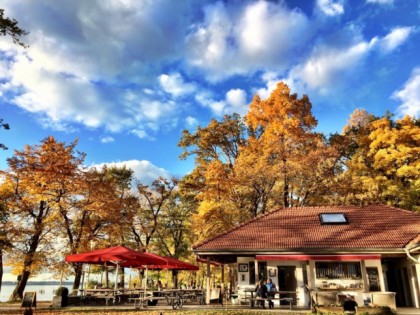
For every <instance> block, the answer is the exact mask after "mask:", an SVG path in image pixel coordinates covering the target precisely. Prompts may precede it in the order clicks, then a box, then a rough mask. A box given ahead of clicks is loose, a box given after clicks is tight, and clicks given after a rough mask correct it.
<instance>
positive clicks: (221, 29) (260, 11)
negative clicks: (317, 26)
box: [186, 1, 314, 81]
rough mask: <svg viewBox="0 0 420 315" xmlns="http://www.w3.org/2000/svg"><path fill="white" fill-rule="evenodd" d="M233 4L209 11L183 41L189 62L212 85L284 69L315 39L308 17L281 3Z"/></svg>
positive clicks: (219, 5) (222, 4)
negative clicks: (228, 78) (266, 71)
mask: <svg viewBox="0 0 420 315" xmlns="http://www.w3.org/2000/svg"><path fill="white" fill-rule="evenodd" d="M239 3H240V5H238V4H239ZM235 4H237V5H236V6H234V5H232V4H230V3H229V2H227V3H226V4H225V3H223V2H217V3H216V4H211V5H207V6H206V7H205V9H204V13H205V14H204V21H203V22H202V23H200V24H195V25H194V27H193V28H192V31H191V32H190V34H189V36H188V37H187V42H186V44H187V53H188V57H189V59H188V62H189V63H190V64H191V65H192V66H194V67H196V68H198V69H201V70H202V71H203V72H204V73H205V75H206V78H207V79H208V80H210V81H220V80H222V79H224V78H226V77H229V76H232V75H236V74H239V75H243V74H249V73H253V72H255V71H258V70H267V69H271V68H272V67H276V68H277V69H285V68H286V67H287V66H288V65H290V63H291V62H293V61H292V60H293V58H292V57H293V56H294V55H293V54H294V53H295V52H296V50H298V49H300V48H302V47H303V46H304V44H305V42H306V41H307V40H308V39H309V38H311V36H312V35H313V33H314V30H313V28H311V27H310V25H309V21H308V19H307V17H306V15H305V14H303V13H302V12H301V11H298V10H290V9H288V8H287V7H286V6H285V5H284V3H273V2H268V1H258V2H252V3H246V2H235Z"/></svg>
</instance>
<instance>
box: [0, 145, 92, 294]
mask: <svg viewBox="0 0 420 315" xmlns="http://www.w3.org/2000/svg"><path fill="white" fill-rule="evenodd" d="M76 144H77V141H74V142H72V143H71V144H69V145H66V144H65V143H62V142H58V141H56V140H55V139H54V138H53V137H48V138H46V139H44V140H43V141H42V142H41V144H40V145H35V146H29V145H27V146H26V147H25V148H24V150H22V151H15V154H14V156H13V157H12V158H9V159H8V160H7V163H8V166H9V169H8V170H7V171H2V172H1V175H2V176H4V181H3V182H2V184H1V186H2V189H8V190H10V191H11V192H12V194H11V195H10V196H9V197H8V198H7V199H6V200H5V206H6V208H7V211H8V213H9V215H10V222H13V225H14V226H13V229H11V231H14V232H13V235H12V237H11V240H12V243H13V246H14V247H13V251H9V253H8V254H9V257H10V261H11V262H12V264H13V267H14V270H15V272H16V271H17V272H18V274H19V277H18V278H19V281H18V283H17V285H16V287H15V289H14V291H13V293H12V296H11V299H22V296H23V292H24V290H25V286H26V284H27V281H28V279H29V278H30V276H31V275H32V274H34V273H36V272H37V271H39V270H40V269H41V268H42V267H45V262H47V261H48V257H49V255H53V252H54V246H56V245H58V244H56V242H51V239H50V238H49V237H50V236H51V235H52V233H53V232H54V231H55V230H56V229H59V228H60V225H58V224H57V218H58V213H59V212H58V209H59V205H60V204H61V203H62V202H63V201H64V199H65V198H64V197H65V196H66V195H67V194H69V193H70V191H69V190H70V189H71V188H70V187H71V184H70V185H69V183H71V182H72V181H73V180H74V178H75V174H77V172H78V170H79V167H80V166H81V165H82V163H83V159H84V155H83V154H80V153H77V152H75V147H76Z"/></svg>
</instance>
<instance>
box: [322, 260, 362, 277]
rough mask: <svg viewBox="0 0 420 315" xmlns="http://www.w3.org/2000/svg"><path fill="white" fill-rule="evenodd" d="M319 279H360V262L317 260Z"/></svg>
mask: <svg viewBox="0 0 420 315" xmlns="http://www.w3.org/2000/svg"><path fill="white" fill-rule="evenodd" d="M315 268H316V277H317V278H318V279H360V278H362V271H361V268H360V263H359V262H315Z"/></svg>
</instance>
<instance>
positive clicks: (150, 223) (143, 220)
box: [130, 177, 178, 249]
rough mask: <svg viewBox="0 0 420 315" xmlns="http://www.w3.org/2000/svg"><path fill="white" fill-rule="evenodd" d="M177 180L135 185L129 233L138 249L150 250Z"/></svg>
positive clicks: (160, 178)
mask: <svg viewBox="0 0 420 315" xmlns="http://www.w3.org/2000/svg"><path fill="white" fill-rule="evenodd" d="M177 183H178V181H177V179H175V178H172V179H171V180H168V179H166V178H163V177H159V178H158V179H156V180H154V181H153V183H152V184H151V185H145V184H142V183H138V184H137V193H138V197H137V198H138V199H137V206H136V207H137V209H136V210H135V213H134V215H133V219H132V221H131V224H130V226H131V232H132V237H133V240H134V242H135V243H136V244H137V248H139V249H150V246H151V245H152V244H151V242H152V241H153V240H154V239H155V238H156V236H157V234H156V233H157V231H158V230H159V229H160V226H161V220H162V214H163V211H164V208H165V205H166V203H167V202H168V201H169V199H170V198H171V196H172V194H173V193H174V189H175V188H176V186H177Z"/></svg>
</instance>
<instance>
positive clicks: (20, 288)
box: [10, 270, 31, 300]
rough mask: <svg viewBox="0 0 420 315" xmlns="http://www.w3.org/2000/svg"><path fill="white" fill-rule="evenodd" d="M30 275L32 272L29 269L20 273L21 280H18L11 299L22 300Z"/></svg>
mask: <svg viewBox="0 0 420 315" xmlns="http://www.w3.org/2000/svg"><path fill="white" fill-rule="evenodd" d="M30 275H31V273H30V272H29V271H27V270H24V271H23V272H22V274H21V275H20V280H19V281H18V283H17V285H16V287H15V289H14V290H13V293H12V295H11V296H10V300H22V298H23V292H24V291H25V288H26V284H27V283H28V280H29V276H30Z"/></svg>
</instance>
